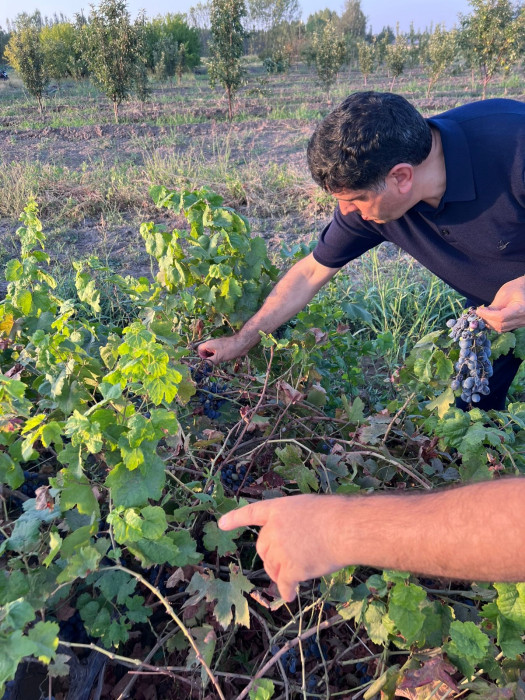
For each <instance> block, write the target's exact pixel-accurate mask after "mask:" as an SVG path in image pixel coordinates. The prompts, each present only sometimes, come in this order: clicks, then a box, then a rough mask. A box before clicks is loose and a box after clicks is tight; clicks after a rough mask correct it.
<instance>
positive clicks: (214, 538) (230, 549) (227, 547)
mask: <svg viewBox="0 0 525 700" xmlns="http://www.w3.org/2000/svg"><path fill="white" fill-rule="evenodd" d="M204 532H205V533H206V534H205V535H204V546H205V547H206V549H207V550H208V552H213V551H214V550H215V549H216V550H217V553H218V555H219V556H220V557H223V556H225V555H226V554H233V553H234V552H235V551H236V550H237V545H236V544H235V539H236V538H237V537H239V535H240V534H241V533H242V532H244V528H237V529H236V530H231V531H229V532H226V531H224V530H220V529H219V527H218V526H217V523H214V522H213V521H210V522H208V523H206V525H205V526H204Z"/></svg>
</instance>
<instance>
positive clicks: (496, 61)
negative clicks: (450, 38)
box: [460, 0, 525, 99]
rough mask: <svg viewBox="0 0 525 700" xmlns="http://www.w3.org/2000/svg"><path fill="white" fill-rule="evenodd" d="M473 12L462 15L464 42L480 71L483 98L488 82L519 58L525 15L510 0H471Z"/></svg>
mask: <svg viewBox="0 0 525 700" xmlns="http://www.w3.org/2000/svg"><path fill="white" fill-rule="evenodd" d="M469 4H470V5H471V7H472V8H473V12H472V14H470V15H466V16H465V15H460V19H461V28H462V34H463V37H462V38H463V44H464V46H465V47H466V54H467V56H468V58H469V60H470V62H471V64H472V65H473V66H474V67H476V68H477V69H478V70H479V73H480V76H481V85H482V98H483V99H485V97H486V94H487V85H488V84H489V82H490V81H491V80H492V79H493V78H494V76H495V75H496V74H497V73H498V72H499V71H501V70H506V71H508V70H509V69H510V68H511V67H512V66H513V65H514V64H515V63H516V61H517V59H518V57H519V48H520V41H522V39H521V37H522V35H523V31H524V29H525V15H524V13H523V12H522V8H521V7H520V6H514V5H513V4H512V3H511V2H510V0H469Z"/></svg>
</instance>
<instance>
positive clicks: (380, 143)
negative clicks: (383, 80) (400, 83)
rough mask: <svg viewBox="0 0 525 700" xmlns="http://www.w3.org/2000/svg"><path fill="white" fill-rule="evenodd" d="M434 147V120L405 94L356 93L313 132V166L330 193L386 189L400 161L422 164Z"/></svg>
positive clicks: (309, 155)
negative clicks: (422, 113)
mask: <svg viewBox="0 0 525 700" xmlns="http://www.w3.org/2000/svg"><path fill="white" fill-rule="evenodd" d="M431 146H432V132H431V130H430V126H429V124H428V123H427V122H426V120H425V119H424V118H423V117H422V116H421V114H420V113H419V112H418V111H417V109H416V108H415V107H414V106H413V105H411V104H410V102H408V101H407V100H405V98H404V97H401V95H394V94H392V93H390V92H372V91H369V92H355V93H353V94H352V95H350V96H349V97H347V98H346V100H345V101H344V102H343V103H342V104H340V105H339V107H336V109H334V110H333V111H332V112H330V114H329V115H328V116H327V117H325V118H324V119H323V121H322V122H321V123H320V124H319V126H318V127H317V128H316V130H315V131H314V133H313V134H312V137H311V138H310V141H309V143H308V150H307V158H308V166H309V168H310V172H311V174H312V177H313V179H314V180H315V182H317V184H318V185H320V186H321V187H322V188H323V189H324V190H326V191H327V192H340V191H342V190H345V189H348V190H367V189H368V190H373V189H381V187H382V185H383V184H384V180H385V178H386V176H387V175H388V173H389V172H390V170H391V169H392V168H393V167H394V166H395V165H397V164H398V163H409V164H410V165H419V164H420V163H422V162H423V161H424V160H425V158H426V157H427V156H428V154H429V153H430V149H431Z"/></svg>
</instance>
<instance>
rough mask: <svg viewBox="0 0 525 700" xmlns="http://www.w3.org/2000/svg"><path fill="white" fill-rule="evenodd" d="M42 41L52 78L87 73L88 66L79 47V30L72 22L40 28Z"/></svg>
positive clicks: (75, 76) (45, 59) (73, 76)
mask: <svg viewBox="0 0 525 700" xmlns="http://www.w3.org/2000/svg"><path fill="white" fill-rule="evenodd" d="M40 41H41V42H42V49H43V51H44V61H45V65H46V70H47V73H48V75H49V77H50V78H54V79H55V80H61V79H62V78H66V77H68V76H71V77H72V78H80V77H82V76H85V75H86V74H87V66H86V64H85V61H84V60H83V59H82V55H81V53H80V51H79V49H78V41H77V30H76V28H75V26H74V25H73V24H71V22H57V23H54V24H48V25H45V26H43V27H42V29H41V30H40Z"/></svg>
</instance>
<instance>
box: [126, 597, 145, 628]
mask: <svg viewBox="0 0 525 700" xmlns="http://www.w3.org/2000/svg"><path fill="white" fill-rule="evenodd" d="M124 602H125V603H126V607H127V610H126V615H127V617H128V619H129V620H131V622H147V621H148V617H149V616H150V615H151V613H152V610H151V608H148V607H147V606H146V605H145V604H144V597H143V596H141V595H134V596H128V597H127V598H126V600H125V601H124Z"/></svg>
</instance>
